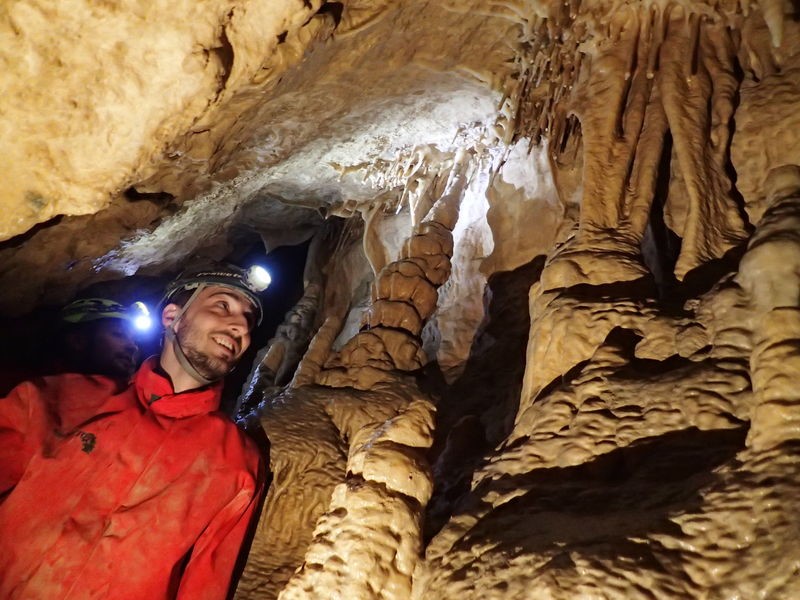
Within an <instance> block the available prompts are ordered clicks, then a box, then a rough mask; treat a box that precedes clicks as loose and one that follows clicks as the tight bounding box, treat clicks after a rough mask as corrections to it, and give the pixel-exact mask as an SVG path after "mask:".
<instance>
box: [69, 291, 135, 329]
mask: <svg viewBox="0 0 800 600" xmlns="http://www.w3.org/2000/svg"><path fill="white" fill-rule="evenodd" d="M149 318H150V316H149V312H148V310H147V307H146V306H145V305H144V304H143V303H142V302H134V303H133V304H131V305H130V306H123V305H122V304H120V303H119V302H116V301H114V300H109V299H108V298H81V299H79V300H75V301H74V302H70V303H69V304H67V305H66V306H65V307H64V308H62V309H61V320H62V321H64V322H65V323H70V324H78V323H88V322H90V321H98V320H100V319H122V320H124V321H128V322H130V323H131V324H133V325H134V326H135V327H136V328H137V329H146V328H147V327H148V326H149ZM145 319H146V320H147V325H145V324H144V323H145Z"/></svg>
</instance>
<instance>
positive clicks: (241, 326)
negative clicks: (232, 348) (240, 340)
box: [228, 315, 250, 337]
mask: <svg viewBox="0 0 800 600" xmlns="http://www.w3.org/2000/svg"><path fill="white" fill-rule="evenodd" d="M228 325H229V327H230V330H231V332H232V333H234V334H235V335H237V336H239V337H242V336H243V335H245V334H246V333H247V331H248V330H249V328H250V327H249V325H248V323H247V317H245V316H244V315H231V318H230V321H229V323H228Z"/></svg>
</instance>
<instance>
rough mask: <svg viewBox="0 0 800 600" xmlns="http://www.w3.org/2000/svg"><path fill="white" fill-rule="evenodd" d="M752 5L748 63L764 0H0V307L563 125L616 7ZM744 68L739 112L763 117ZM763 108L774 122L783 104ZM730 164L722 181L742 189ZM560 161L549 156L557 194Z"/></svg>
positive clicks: (197, 249) (740, 21)
mask: <svg viewBox="0 0 800 600" xmlns="http://www.w3.org/2000/svg"><path fill="white" fill-rule="evenodd" d="M762 5H763V7H764V9H763V10H762V11H761V12H763V14H764V15H765V16H764V18H763V19H759V20H758V21H757V22H759V23H761V26H760V29H761V30H763V31H761V32H760V33H758V32H756V33H753V35H752V36H751V37H754V38H756V37H759V36H760V37H762V38H763V37H765V36H767V37H768V38H769V40H770V41H771V42H772V46H773V52H772V55H771V56H768V57H767V58H765V57H764V52H763V50H762V49H761V48H762V47H763V44H761V45H759V44H751V45H750V46H748V45H747V43H743V44H742V46H743V50H742V52H745V53H747V52H749V53H750V55H751V56H750V57H749V64H751V66H752V65H758V66H754V67H752V68H753V69H754V70H755V71H758V75H759V76H763V77H769V76H770V75H771V74H772V72H773V71H774V69H772V68H771V67H772V66H774V63H775V62H776V60H778V59H780V58H781V57H783V58H785V55H786V49H787V48H789V49H791V48H792V47H793V45H792V44H787V43H785V42H784V41H783V37H785V36H786V35H787V34H786V33H785V31H784V30H785V29H786V26H784V19H783V18H782V15H781V11H782V10H783V9H782V8H781V6H782V3H781V2H772V1H767V0H763V1H762V2H760V3H756V2H749V1H747V0H744V1H736V2H734V1H727V2H716V1H715V2H709V3H688V4H687V3H680V2H677V3H676V2H665V1H647V2H640V3H633V4H632V3H629V2H601V1H596V0H593V1H584V2H583V3H581V2H577V1H574V0H573V1H572V2H568V3H561V2H534V1H530V0H529V1H519V2H502V3H500V2H497V3H494V2H490V3H488V4H487V3H485V2H479V1H477V0H473V1H469V0H460V1H451V2H442V3H431V2H424V1H421V0H409V1H408V2H402V3H390V2H386V1H383V0H375V1H367V0H357V1H349V2H342V3H340V2H324V1H322V0H313V1H310V0H306V1H299V0H284V1H281V2H270V3H264V2H259V1H255V0H236V1H230V0H225V1H223V0H215V1H213V2H208V3H203V4H202V5H198V4H196V3H194V2H188V1H187V2H181V3H178V4H175V3H172V2H169V3H168V2H150V3H147V5H146V6H138V5H133V4H127V3H96V2H92V1H89V0H70V1H67V2H59V3H56V4H54V3H49V2H44V1H41V0H20V1H15V2H10V3H6V4H5V5H4V7H3V8H2V9H1V10H0V39H2V45H0V63H1V64H2V65H3V74H2V75H1V76H0V81H1V82H2V89H3V93H2V95H1V96H0V114H2V115H3V117H2V123H1V124H0V128H1V129H0V132H1V133H0V136H1V137H0V144H2V145H1V146H0V152H1V153H2V159H3V160H2V161H0V165H2V166H0V169H2V178H3V181H4V186H3V189H2V205H3V207H4V210H3V212H2V214H0V240H4V241H3V242H2V246H1V247H0V290H2V292H0V313H3V314H12V315H13V314H21V313H24V312H26V311H27V310H29V309H30V308H31V307H32V306H36V305H41V304H58V303H60V302H63V301H65V300H67V299H69V297H71V296H72V295H73V294H74V293H75V292H76V291H77V290H79V289H81V288H83V287H85V286H87V285H88V284H90V283H93V282H96V281H102V280H109V279H112V280H113V279H118V278H120V277H122V276H126V275H133V274H145V275H152V274H159V273H163V272H169V271H172V270H175V269H176V268H177V267H178V266H179V265H181V264H183V262H184V261H185V259H186V257H187V256H190V255H191V256H196V255H204V256H209V257H215V258H220V257H223V256H225V255H228V254H230V253H231V251H232V250H233V249H234V248H235V247H237V245H239V246H241V245H242V244H244V243H250V242H252V239H253V237H254V236H255V237H256V238H258V237H260V238H261V240H262V241H263V243H264V246H265V249H266V250H267V251H269V250H271V249H273V248H274V247H276V246H280V245H282V244H290V243H297V242H299V241H302V240H304V239H307V238H308V237H309V235H310V234H311V232H312V231H313V230H314V229H315V228H316V227H318V226H319V224H320V223H321V222H322V221H323V220H324V219H325V218H326V217H329V216H331V215H337V216H344V217H348V216H352V215H353V214H355V213H356V212H361V213H363V214H366V213H367V212H368V211H369V210H373V209H374V208H375V206H376V205H380V206H381V207H382V209H383V210H389V209H395V208H396V209H397V210H398V211H399V210H402V209H403V208H404V206H403V199H404V194H403V189H404V187H405V188H407V187H408V184H409V179H410V176H412V175H413V174H414V172H415V167H418V166H419V164H420V162H426V163H428V164H432V165H433V168H436V167H435V164H436V163H437V161H438V162H441V161H442V160H449V159H451V158H452V154H453V152H455V151H456V150H457V149H459V148H462V149H463V148H468V149H470V150H471V151H473V152H478V153H486V152H489V153H494V154H493V156H494V157H495V159H497V157H498V156H499V155H500V154H502V153H504V152H505V153H507V152H508V149H509V144H510V143H511V142H513V141H516V140H517V139H523V140H524V141H526V142H528V143H534V144H538V143H540V142H542V141H543V139H544V138H547V139H551V140H555V142H554V143H555V144H556V145H559V144H561V143H562V142H565V141H567V140H568V139H569V137H570V135H571V134H572V137H573V138H576V137H579V135H576V134H575V129H576V128H577V127H576V123H577V121H576V120H574V119H572V120H568V119H567V117H568V115H569V114H571V113H570V112H569V110H570V109H569V108H568V107H567V103H566V102H565V101H563V99H565V98H567V97H568V96H569V95H570V93H571V92H572V90H573V84H574V83H575V82H576V78H577V77H578V76H579V75H580V63H581V60H584V62H585V57H587V56H591V55H592V53H593V52H595V51H596V49H597V47H598V46H599V45H600V46H601V45H602V44H603V40H604V39H606V38H608V36H611V37H613V36H614V35H618V34H619V31H618V30H617V29H618V28H620V27H622V26H621V25H619V24H618V21H619V18H617V17H618V16H619V15H620V14H625V13H626V11H627V12H630V13H632V14H634V13H637V12H639V13H641V12H642V11H644V12H646V11H650V13H651V14H661V13H662V12H664V13H666V12H670V11H671V12H672V14H673V16H674V15H675V14H680V15H682V16H683V18H684V19H685V20H686V22H687V25H691V26H693V27H696V26H697V25H696V24H697V23H699V22H702V21H704V20H707V21H717V22H720V23H721V24H722V25H724V26H726V27H730V28H733V30H734V31H738V29H747V28H749V29H750V30H757V29H759V27H757V26H753V25H751V24H750V22H751V21H753V19H750V20H749V21H748V20H746V18H747V16H748V15H749V14H750V13H752V12H758V11H759V9H760V8H761V7H762ZM615 15H616V16H615ZM765 22H766V26H765V25H764V23H765ZM615 28H616V29H615ZM737 28H738V29H737ZM751 33H752V32H751ZM756 34H758V35H756ZM790 34H791V32H790ZM792 35H793V34H792ZM690 41H691V40H690ZM775 57H777V59H776V58H775ZM752 88H753V89H748V88H747V86H746V85H745V86H743V88H742V97H743V98H745V97H746V98H747V99H748V100H750V102H748V103H747V106H742V110H741V124H740V125H739V127H740V131H746V130H747V129H748V128H750V129H756V128H758V127H762V126H764V124H763V123H760V122H759V121H758V116H757V115H758V114H759V112H758V106H759V102H761V101H762V100H760V99H759V98H758V94H759V88H758V86H752ZM794 92H795V90H794V89H792V88H791V87H790V88H789V89H787V90H786V93H785V94H784V97H783V100H782V101H783V102H784V103H786V107H785V111H784V112H786V113H787V114H790V113H792V110H791V109H792V107H793V100H792V98H793V93H794ZM523 94H524V95H525V96H526V98H525V101H524V102H520V101H519V98H520V96H521V95H523ZM748 94H749V96H748ZM581 101H582V100H581V99H580V98H577V99H574V98H573V104H574V103H575V102H581ZM767 101H768V102H774V98H771V97H770V98H769V99H768V100H767ZM779 102H780V100H779ZM572 108H574V106H573V107H572ZM754 115H755V116H754ZM737 116H738V115H737ZM796 118H797V117H796V116H795V120H796ZM754 119H755V121H754ZM737 121H738V119H737ZM772 123H776V124H777V123H780V124H781V125H780V128H781V129H780V130H779V131H776V132H775V133H776V134H777V135H778V136H780V134H781V131H785V127H786V123H785V121H781V120H774V121H772ZM737 124H738V123H737ZM766 126H769V124H767V125H766ZM579 133H580V132H578V134H579ZM765 139H769V136H758V137H757V139H756V140H755V145H754V144H751V143H749V140H748V141H747V143H744V144H738V146H737V145H736V144H734V147H733V151H732V155H733V159H734V161H738V163H739V164H749V163H751V162H753V161H756V162H758V163H760V166H764V167H766V166H768V165H769V164H770V163H771V162H775V160H776V157H774V156H771V155H774V154H775V152H776V150H775V147H773V146H771V147H767V148H759V147H758V146H757V144H758V143H760V142H761V141H763V140H765ZM573 146H574V147H575V151H576V152H577V144H573ZM794 151H795V150H793V149H792V148H789V149H788V152H789V154H791V153H792V152H794ZM432 152H433V153H434V154H435V155H432ZM534 158H535V157H534ZM494 164H495V166H496V165H497V164H499V163H498V162H497V160H495V163H494ZM417 170H418V169H417ZM546 170H547V169H546V168H545V169H542V171H546ZM750 172H752V171H751V170H748V169H742V172H741V173H740V174H739V181H738V183H739V189H740V190H741V191H743V192H753V195H752V197H753V198H754V197H755V196H756V195H757V192H756V191H757V190H758V188H759V186H760V184H761V180H760V179H759V178H758V177H756V178H755V180H752V178H749V173H750ZM756 172H763V171H758V170H756ZM579 175H580V171H579V170H578V171H575V170H574V169H573V170H572V171H570V169H561V170H560V172H557V173H554V174H553V177H555V178H556V179H558V181H557V184H558V188H559V194H560V196H561V201H562V204H563V205H564V207H565V208H564V210H567V211H568V210H569V205H570V201H571V200H572V199H573V197H574V198H577V196H576V194H578V195H579V192H580V190H579V187H580V185H579V183H576V182H577V181H579ZM548 176H549V174H548ZM507 177H511V175H508V176H507ZM552 194H555V191H553V192H552ZM576 203H577V202H576ZM498 227H499V228H500V229H498V232H499V234H498V235H500V234H501V233H502V227H501V226H500V225H498ZM496 237H498V236H496ZM500 262H502V261H500ZM495 266H498V267H499V266H503V265H502V264H498V265H495ZM506 266H508V265H506ZM512 266H516V265H512ZM12 283H13V285H12Z"/></svg>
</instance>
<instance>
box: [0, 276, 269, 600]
mask: <svg viewBox="0 0 800 600" xmlns="http://www.w3.org/2000/svg"><path fill="white" fill-rule="evenodd" d="M264 287H266V286H264ZM261 289H263V287H262V288H261ZM258 291H259V289H258V286H257V285H256V284H255V283H254V282H253V280H252V278H250V277H248V275H247V273H245V272H244V271H242V270H241V269H238V268H236V267H232V266H230V265H222V266H219V265H216V266H214V267H212V268H206V269H200V270H194V271H191V272H187V273H185V274H183V275H181V276H180V277H179V278H178V279H177V280H176V281H174V282H173V283H172V284H170V286H169V287H168V288H167V292H166V295H165V298H164V302H163V305H164V306H163V310H162V313H161V320H162V324H163V325H164V327H165V328H166V331H165V335H164V345H163V349H162V352H161V355H160V356H159V357H151V358H150V359H148V360H147V361H145V363H144V364H143V365H142V367H141V368H140V369H139V370H138V371H137V372H136V374H135V375H134V377H133V382H132V384H131V385H130V386H129V387H128V388H127V389H125V390H124V391H123V392H121V393H118V394H117V393H114V392H115V389H114V388H115V384H114V382H113V380H111V379H108V378H106V377H100V376H87V375H77V374H65V375H60V376H55V377H51V378H45V379H42V380H37V381H31V382H26V383H23V384H21V385H20V386H18V387H17V388H15V389H14V390H13V391H12V393H11V394H10V395H9V396H8V397H7V398H5V399H3V400H0V598H3V599H22V598H24V599H26V600H29V599H46V600H61V599H73V598H76V599H77V598H80V599H103V600H109V599H111V600H114V599H120V600H121V599H125V600H129V599H130V600H138V599H142V600H145V599H146V600H156V599H162V598H164V599H166V598H178V599H181V600H184V599H185V600H205V599H209V600H212V599H221V598H224V597H225V596H226V594H227V592H228V588H229V586H230V584H231V574H232V571H233V567H234V563H235V561H236V558H237V554H238V552H239V548H240V545H241V543H242V540H243V538H244V536H245V533H246V531H247V528H248V525H249V523H250V521H251V518H252V517H253V515H254V511H255V509H256V507H257V506H258V500H259V496H260V493H261V489H262V481H263V476H262V467H261V463H260V457H259V453H258V451H257V450H256V448H255V445H254V444H253V443H252V442H251V441H250V440H249V439H248V438H246V437H245V436H244V435H243V433H242V432H240V431H239V430H238V429H237V427H236V426H235V425H234V424H233V423H232V422H231V421H230V420H228V419H227V417H225V416H224V415H222V414H221V413H219V412H217V409H218V407H219V402H220V394H221V386H222V384H221V383H220V379H221V378H222V377H224V376H225V375H226V374H227V373H228V372H229V371H230V370H231V369H232V368H233V366H234V365H235V364H236V362H237V361H238V360H239V359H240V358H241V356H242V354H243V353H244V351H245V350H246V349H247V347H248V345H249V344H250V332H251V330H252V328H253V327H254V326H255V324H256V323H258V322H259V321H260V319H261V311H262V309H261V301H260V299H259V297H258V293H257V292H258Z"/></svg>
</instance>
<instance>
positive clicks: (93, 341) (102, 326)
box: [55, 298, 141, 383]
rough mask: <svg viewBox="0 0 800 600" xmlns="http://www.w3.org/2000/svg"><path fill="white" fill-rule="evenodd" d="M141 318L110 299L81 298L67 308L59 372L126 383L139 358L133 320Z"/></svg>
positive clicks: (65, 310)
mask: <svg viewBox="0 0 800 600" xmlns="http://www.w3.org/2000/svg"><path fill="white" fill-rule="evenodd" d="M140 315H141V313H139V312H138V311H136V310H134V309H133V308H125V307H124V306H123V305H122V304H120V303H119V302H115V301H113V300H109V299H107V298H82V299H80V300H75V301H74V302H71V303H70V304H68V305H67V306H65V307H64V308H63V309H61V322H62V331H61V335H60V338H61V340H60V342H61V343H60V351H59V356H58V357H57V362H58V364H57V365H56V366H55V368H56V370H57V372H70V373H85V374H87V375H106V376H108V377H112V378H115V379H119V380H120V381H122V382H125V383H127V381H128V380H129V379H130V377H131V375H133V373H134V371H135V370H136V361H137V358H138V355H139V347H138V346H137V344H136V338H135V335H134V329H133V320H134V319H135V318H136V317H137V316H140Z"/></svg>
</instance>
